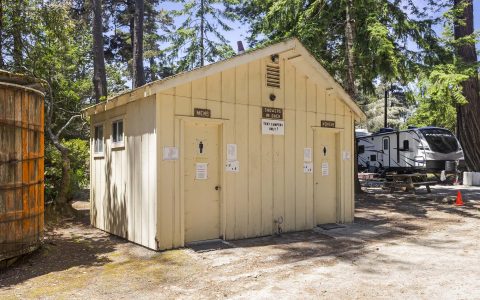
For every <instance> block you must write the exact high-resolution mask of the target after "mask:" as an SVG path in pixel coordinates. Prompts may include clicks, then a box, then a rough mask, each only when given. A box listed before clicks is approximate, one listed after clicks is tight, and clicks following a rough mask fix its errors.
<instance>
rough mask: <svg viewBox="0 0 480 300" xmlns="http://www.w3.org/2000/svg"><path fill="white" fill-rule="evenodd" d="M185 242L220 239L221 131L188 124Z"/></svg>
mask: <svg viewBox="0 0 480 300" xmlns="http://www.w3.org/2000/svg"><path fill="white" fill-rule="evenodd" d="M184 137H185V141H184V168H185V169H184V176H185V178H184V179H185V180H184V188H185V193H184V199H185V242H192V241H201V240H210V239H216V238H218V237H219V236H220V180H219V177H220V176H219V142H218V141H219V127H218V125H212V124H202V123H186V124H185V135H184Z"/></svg>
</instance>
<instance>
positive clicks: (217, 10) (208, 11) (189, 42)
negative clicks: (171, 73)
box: [170, 0, 238, 72]
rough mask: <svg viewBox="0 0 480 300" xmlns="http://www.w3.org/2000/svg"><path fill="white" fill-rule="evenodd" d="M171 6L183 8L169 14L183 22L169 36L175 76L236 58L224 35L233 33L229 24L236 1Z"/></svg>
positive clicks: (210, 0)
mask: <svg viewBox="0 0 480 300" xmlns="http://www.w3.org/2000/svg"><path fill="white" fill-rule="evenodd" d="M174 2H178V3H182V5H183V7H182V9H180V10H174V11H172V14H173V16H175V17H177V18H181V19H183V20H181V23H180V25H179V26H178V28H177V29H176V30H175V31H174V32H173V34H172V35H170V40H171V43H172V45H171V46H170V50H171V53H172V54H173V56H174V57H176V58H177V60H178V61H177V63H178V65H177V66H176V71H177V72H181V71H185V70H191V69H193V68H196V67H200V66H203V65H205V64H207V63H213V62H215V61H218V60H221V59H225V58H228V57H231V56H233V55H234V54H235V51H234V50H233V49H232V47H231V46H230V45H229V41H228V40H227V39H226V38H225V36H224V35H223V32H228V31H231V30H232V28H231V26H230V24H229V21H234V20H235V19H236V15H235V13H234V12H233V11H232V7H234V6H235V5H237V4H238V1H237V0H189V1H183V0H175V1H174Z"/></svg>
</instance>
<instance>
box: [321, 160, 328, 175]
mask: <svg viewBox="0 0 480 300" xmlns="http://www.w3.org/2000/svg"><path fill="white" fill-rule="evenodd" d="M322 176H328V162H324V163H322Z"/></svg>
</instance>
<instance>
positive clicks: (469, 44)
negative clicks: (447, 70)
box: [454, 0, 480, 171]
mask: <svg viewBox="0 0 480 300" xmlns="http://www.w3.org/2000/svg"><path fill="white" fill-rule="evenodd" d="M454 9H456V10H457V11H459V12H460V13H459V16H458V18H457V19H456V20H455V23H454V37H455V41H456V53H457V55H458V57H459V59H460V60H461V61H460V63H461V64H465V65H467V66H470V67H472V66H473V68H471V70H472V72H471V74H469V76H468V78H467V79H466V80H464V81H462V83H461V86H462V92H463V95H464V96H465V98H466V100H467V103H466V104H464V105H458V106H457V135H458V137H459V138H460V143H461V144H462V146H463V149H464V154H465V162H466V165H467V168H468V169H469V170H471V171H480V150H479V149H478V145H479V143H480V120H479V118H478V116H479V115H480V85H479V82H478V65H477V64H478V62H477V51H476V49H475V42H476V40H475V39H474V38H472V37H473V34H474V30H473V0H454Z"/></svg>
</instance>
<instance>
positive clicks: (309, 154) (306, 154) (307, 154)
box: [303, 148, 312, 162]
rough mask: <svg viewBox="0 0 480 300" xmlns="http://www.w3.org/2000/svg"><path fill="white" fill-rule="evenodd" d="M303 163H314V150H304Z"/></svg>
mask: <svg viewBox="0 0 480 300" xmlns="http://www.w3.org/2000/svg"><path fill="white" fill-rule="evenodd" d="M303 161H304V162H311V161H312V148H303Z"/></svg>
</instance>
